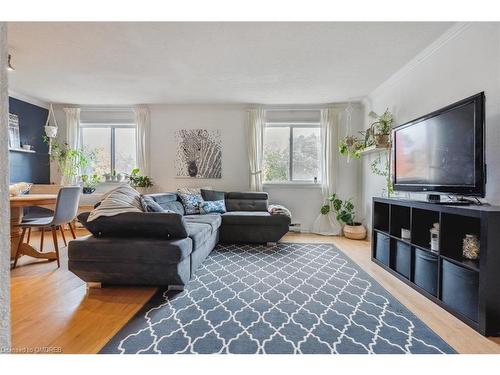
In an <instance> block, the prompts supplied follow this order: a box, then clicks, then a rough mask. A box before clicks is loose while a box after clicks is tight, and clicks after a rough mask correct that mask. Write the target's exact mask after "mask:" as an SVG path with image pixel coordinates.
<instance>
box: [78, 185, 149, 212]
mask: <svg viewBox="0 0 500 375" xmlns="http://www.w3.org/2000/svg"><path fill="white" fill-rule="evenodd" d="M125 212H143V210H142V205H141V195H140V194H139V193H138V192H137V190H135V189H133V188H132V187H130V186H129V185H121V186H119V187H117V188H116V189H114V190H111V191H110V192H108V193H107V194H106V195H104V197H103V199H102V200H101V204H100V205H99V206H97V207H96V208H94V209H93V210H92V211H91V212H90V215H89V217H88V219H87V221H92V220H95V219H97V218H98V217H101V216H115V215H119V214H122V213H125Z"/></svg>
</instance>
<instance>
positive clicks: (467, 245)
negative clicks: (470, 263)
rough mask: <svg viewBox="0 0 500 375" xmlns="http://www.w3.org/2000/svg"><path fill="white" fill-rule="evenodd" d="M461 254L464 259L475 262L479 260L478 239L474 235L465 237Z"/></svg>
mask: <svg viewBox="0 0 500 375" xmlns="http://www.w3.org/2000/svg"><path fill="white" fill-rule="evenodd" d="M462 253H463V256H464V258H466V259H471V260H476V259H478V258H479V239H478V238H477V236H476V235H475V234H466V235H465V238H464V240H463V246H462Z"/></svg>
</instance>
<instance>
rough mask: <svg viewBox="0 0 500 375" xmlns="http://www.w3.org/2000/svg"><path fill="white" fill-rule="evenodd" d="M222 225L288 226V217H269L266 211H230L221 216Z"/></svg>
mask: <svg viewBox="0 0 500 375" xmlns="http://www.w3.org/2000/svg"><path fill="white" fill-rule="evenodd" d="M221 217H222V224H223V225H265V226H266V225H270V226H272V225H288V224H287V223H289V222H290V219H289V218H288V216H285V215H271V214H270V213H269V212H267V211H254V212H251V211H231V212H226V213H225V214H222V215H221Z"/></svg>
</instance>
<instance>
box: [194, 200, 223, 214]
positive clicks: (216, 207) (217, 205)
mask: <svg viewBox="0 0 500 375" xmlns="http://www.w3.org/2000/svg"><path fill="white" fill-rule="evenodd" d="M224 212H226V205H225V203H224V200H221V201H203V202H201V205H200V214H201V215H207V214H213V213H217V214H223V213H224Z"/></svg>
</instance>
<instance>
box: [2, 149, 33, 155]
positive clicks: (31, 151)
mask: <svg viewBox="0 0 500 375" xmlns="http://www.w3.org/2000/svg"><path fill="white" fill-rule="evenodd" d="M9 151H14V152H25V153H27V154H35V153H36V151H35V150H25V149H24V148H9Z"/></svg>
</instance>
